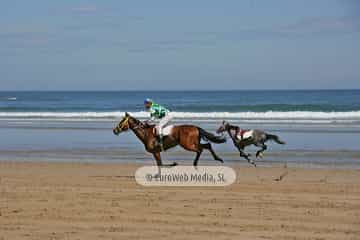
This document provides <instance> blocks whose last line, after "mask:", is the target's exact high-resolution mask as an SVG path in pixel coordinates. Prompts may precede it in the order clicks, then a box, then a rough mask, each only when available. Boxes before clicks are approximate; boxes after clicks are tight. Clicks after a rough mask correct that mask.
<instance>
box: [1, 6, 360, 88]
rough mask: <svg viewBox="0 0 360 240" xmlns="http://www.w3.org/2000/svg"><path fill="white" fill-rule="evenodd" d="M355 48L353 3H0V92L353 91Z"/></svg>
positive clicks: (358, 23) (359, 66) (359, 16)
mask: <svg viewBox="0 0 360 240" xmlns="http://www.w3.org/2000/svg"><path fill="white" fill-rule="evenodd" d="M359 43H360V2H359V1H356V0H342V1H340V0H317V1H288V0H286V1H285V0H284V1H280V0H274V1H266V0H246V1H239V0H237V1H230V0H228V1H211V0H206V1H200V0H197V1H187V0H184V1H165V0H164V1H157V0H154V1H119V0H114V1H112V0H107V1H66V0H63V1H47V0H46V1H45V0H41V1H40V0H39V1H36V0H34V1H17V0H12V1H7V0H4V1H2V3H1V8H0V83H1V87H0V89H1V90H136V89H150V90H157V89H169V90H179V89H186V90H194V89H211V90H216V89H313V88H326V89H333V88H335V89H336V88H350V89H353V88H360V44H359Z"/></svg>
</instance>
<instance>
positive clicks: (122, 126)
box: [118, 117, 129, 132]
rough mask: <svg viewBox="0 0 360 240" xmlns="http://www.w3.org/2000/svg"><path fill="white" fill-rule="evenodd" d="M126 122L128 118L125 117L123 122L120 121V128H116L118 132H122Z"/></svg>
mask: <svg viewBox="0 0 360 240" xmlns="http://www.w3.org/2000/svg"><path fill="white" fill-rule="evenodd" d="M128 122H129V117H126V118H125V119H124V121H122V123H121V125H120V124H119V125H120V126H118V128H119V132H121V131H122V130H123V128H124V127H125V124H127V123H128Z"/></svg>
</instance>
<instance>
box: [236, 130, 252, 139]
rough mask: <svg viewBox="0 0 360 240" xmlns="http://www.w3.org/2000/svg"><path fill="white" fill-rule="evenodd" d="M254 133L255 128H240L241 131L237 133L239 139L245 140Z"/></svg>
mask: <svg viewBox="0 0 360 240" xmlns="http://www.w3.org/2000/svg"><path fill="white" fill-rule="evenodd" d="M252 135H253V130H240V132H239V133H238V134H237V136H236V137H237V139H239V140H245V139H248V138H251V137H252Z"/></svg>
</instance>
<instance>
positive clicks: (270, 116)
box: [0, 111, 360, 121]
mask: <svg viewBox="0 0 360 240" xmlns="http://www.w3.org/2000/svg"><path fill="white" fill-rule="evenodd" d="M130 114H131V115H133V116H134V117H138V118H148V116H149V113H148V112H145V111H140V112H133V113H130ZM172 114H173V115H174V116H175V118H177V119H179V120H181V119H198V120H201V119H204V120H217V119H240V120H279V121H290V120H309V121H311V120H327V121H332V120H334V121H335V120H354V121H360V111H349V112H311V111H288V112H276V111H267V112H173V113H172ZM122 116H124V112H121V111H114V112H0V118H3V119H4V118H11V119H13V118H15V119H24V118H25V119H29V118H32V119H79V120H81V119H104V120H106V119H118V118H121V117H122Z"/></svg>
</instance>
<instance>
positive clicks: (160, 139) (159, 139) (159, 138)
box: [156, 135, 164, 152]
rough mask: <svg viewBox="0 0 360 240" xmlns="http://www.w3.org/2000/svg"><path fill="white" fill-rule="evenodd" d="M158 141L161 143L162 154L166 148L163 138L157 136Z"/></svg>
mask: <svg viewBox="0 0 360 240" xmlns="http://www.w3.org/2000/svg"><path fill="white" fill-rule="evenodd" d="M156 140H157V142H158V143H159V146H160V149H161V151H162V152H164V146H163V137H162V136H160V135H157V136H156Z"/></svg>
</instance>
